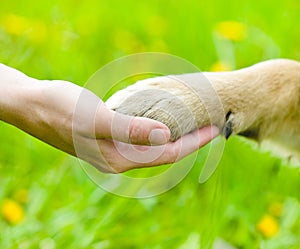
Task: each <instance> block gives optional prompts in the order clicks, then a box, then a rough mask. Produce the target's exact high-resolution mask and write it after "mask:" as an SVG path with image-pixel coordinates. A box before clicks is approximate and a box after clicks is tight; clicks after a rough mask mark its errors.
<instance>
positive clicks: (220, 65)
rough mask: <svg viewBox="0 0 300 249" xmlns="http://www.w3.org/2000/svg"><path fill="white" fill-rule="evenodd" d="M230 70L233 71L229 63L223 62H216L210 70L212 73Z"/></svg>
mask: <svg viewBox="0 0 300 249" xmlns="http://www.w3.org/2000/svg"><path fill="white" fill-rule="evenodd" d="M230 70H232V67H231V66H230V65H229V64H228V63H226V62H223V61H217V62H215V63H214V64H213V65H212V66H211V68H210V71H212V72H224V71H230Z"/></svg>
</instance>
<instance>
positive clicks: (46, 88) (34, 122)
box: [0, 64, 219, 173]
mask: <svg viewBox="0 0 300 249" xmlns="http://www.w3.org/2000/svg"><path fill="white" fill-rule="evenodd" d="M0 86H1V91H0V120H2V121H4V122H6V123H9V124H11V125H14V126H16V127H17V128H19V129H22V130H23V131H25V132H27V133H29V134H31V135H32V136H34V137H36V138H38V139H40V140H42V141H44V142H46V143H48V144H50V145H52V146H53V147H56V148H58V149H60V150H62V151H64V152H66V153H68V154H70V155H73V156H76V157H79V158H80V159H82V160H85V161H87V162H89V163H91V164H92V165H93V166H95V167H96V168H98V169H99V170H100V171H103V172H109V173H120V172H124V171H127V170H130V169H134V168H140V167H150V166H157V165H162V164H167V163H173V162H175V161H178V160H180V159H182V158H183V157H185V156H186V155H188V154H190V153H192V152H193V151H195V150H197V149H198V148H200V147H202V146H204V145H205V144H206V143H208V142H209V141H211V140H212V139H213V138H214V137H215V136H217V135H218V133H219V130H218V128H216V127H214V126H207V127H204V128H202V129H198V130H195V131H194V132H192V133H190V134H187V135H185V136H183V137H181V138H180V139H178V140H176V141H175V142H170V130H169V128H168V127H167V126H166V125H164V124H163V123H160V122H158V121H155V120H152V119H148V118H144V117H132V116H128V115H124V114H120V113H117V112H115V111H112V110H110V109H109V108H107V107H106V105H105V104H104V103H103V101H102V100H101V99H100V98H98V97H97V96H96V95H95V94H93V93H92V92H90V91H89V90H87V89H84V88H82V87H80V86H77V85H75V84H73V83H71V82H67V81H62V80H51V81H50V80H37V79H34V78H31V77H28V76H27V75H25V74H23V73H21V72H19V71H18V70H16V69H13V68H10V67H8V66H5V65H3V64H0ZM79 100H80V101H79ZM74 117H75V118H74ZM74 142H75V144H74ZM76 144H77V145H76ZM95 145H96V146H95ZM119 148H122V151H129V153H130V151H135V152H139V151H141V152H145V151H147V150H149V151H150V152H151V151H152V152H153V151H154V152H157V151H159V153H158V154H157V153H154V154H156V155H157V156H155V158H153V160H150V161H149V153H150V152H149V153H148V154H147V153H141V154H140V155H139V160H137V161H134V160H132V157H130V155H129V156H128V157H127V156H126V155H125V154H124V153H122V152H120V150H119ZM144 156H145V160H143V157H144Z"/></svg>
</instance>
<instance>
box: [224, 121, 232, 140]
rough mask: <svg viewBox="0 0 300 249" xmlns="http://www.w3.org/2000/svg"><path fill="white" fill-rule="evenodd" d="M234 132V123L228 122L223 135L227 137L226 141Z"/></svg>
mask: <svg viewBox="0 0 300 249" xmlns="http://www.w3.org/2000/svg"><path fill="white" fill-rule="evenodd" d="M232 131H233V123H232V122H231V121H227V122H226V123H225V124H224V126H223V128H222V134H223V135H224V136H225V138H226V139H228V138H229V137H230V135H231V134H232Z"/></svg>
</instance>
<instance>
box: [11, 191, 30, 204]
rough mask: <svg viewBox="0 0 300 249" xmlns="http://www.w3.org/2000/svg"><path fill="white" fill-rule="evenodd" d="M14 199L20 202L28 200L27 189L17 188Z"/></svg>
mask: <svg viewBox="0 0 300 249" xmlns="http://www.w3.org/2000/svg"><path fill="white" fill-rule="evenodd" d="M14 199H15V200H17V201H18V202H20V203H26V202H27V200H28V190H27V189H19V190H17V191H16V192H15V193H14Z"/></svg>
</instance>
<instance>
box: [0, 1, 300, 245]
mask: <svg viewBox="0 0 300 249" xmlns="http://www.w3.org/2000/svg"><path fill="white" fill-rule="evenodd" d="M299 13H300V3H299V2H298V1H293V0H286V1H279V0H276V1H258V2H253V1H249V0H248V1H243V2H241V1H237V0H233V1H221V0H217V1H196V0H194V1H193V0H187V1H175V0H172V1H158V0H152V1H116V0H112V1H104V0H87V1H78V0H77V1H74V0H73V1H70V0H63V1H58V0H56V1H53V0H52V1H49V0H47V1H46V0H44V1H33V0H27V1H6V2H3V1H2V2H1V8H0V61H1V63H4V64H7V65H9V66H12V67H14V68H17V69H19V70H21V71H23V72H25V73H26V74H28V75H30V76H32V77H36V78H39V79H64V80H68V81H72V82H74V83H77V84H79V85H84V83H85V82H86V80H87V79H88V78H89V77H90V76H91V75H92V74H93V73H94V72H95V71H96V70H97V69H99V68H100V67H101V66H103V65H105V64H106V63H108V62H110V61H112V60H114V59H117V58H119V57H121V56H124V55H128V54H131V53H137V52H149V51H155V52H166V53H171V54H174V55H177V56H180V57H182V58H185V59H187V60H188V61H190V62H192V63H194V64H195V65H196V66H198V67H199V68H201V69H202V70H203V71H207V70H215V71H218V70H226V69H235V68H240V67H244V66H248V65H251V64H253V63H256V62H258V61H261V60H266V59H271V58H276V57H286V58H292V59H296V60H300V45H299V44H300V32H299V27H298V22H299V19H300V16H299ZM0 125H1V129H0V137H1V141H2V142H1V144H0V151H1V153H0V181H1V186H0V206H1V219H0V248H22V249H25V248H43V249H51V248H95V249H101V248H103V249H105V248H155V249H160V248H179V249H183V248H187V249H190V248H207V247H208V246H209V245H212V244H214V247H215V248H219V249H222V248H223V249H225V248H231V247H232V248H249V249H253V248H268V249H269V248H270V249H276V248H295V249H296V248H300V206H299V197H300V195H299V190H300V189H299V187H300V180H299V171H298V169H295V168H291V167H289V166H288V165H287V163H283V162H282V161H281V160H279V159H277V158H276V157H274V156H272V155H270V154H269V153H267V152H262V151H260V150H259V148H258V147H257V146H255V145H253V144H251V143H248V142H246V141H245V140H244V139H241V138H238V137H233V138H231V139H230V140H229V141H228V142H227V144H226V148H225V152H224V155H223V158H222V160H221V162H220V165H219V166H218V168H217V171H216V172H215V174H214V175H213V177H211V178H210V179H209V181H207V182H206V183H204V184H199V183H198V177H199V172H200V169H201V165H202V164H203V160H202V158H203V157H205V153H206V149H205V148H204V149H203V150H200V152H199V156H198V158H197V162H196V163H195V167H194V168H193V169H192V171H191V172H190V173H189V174H188V176H187V177H186V178H185V179H184V180H183V181H182V182H181V183H180V184H179V185H178V186H177V187H175V188H173V189H172V190H171V191H168V192H167V193H165V194H162V195H160V196H157V197H153V198H149V199H142V200H136V199H127V198H122V197H118V196H115V195H112V194H109V193H106V192H105V191H103V190H101V189H100V188H98V187H97V186H96V185H95V184H94V183H93V182H92V181H91V180H90V179H89V178H88V177H87V175H86V174H85V173H84V171H83V170H82V169H81V167H80V166H79V164H78V162H77V160H76V159H74V158H72V157H69V156H67V155H66V154H64V153H62V152H60V151H57V150H56V149H53V148H51V147H50V146H48V145H45V144H44V143H42V142H40V141H38V140H36V139H34V138H32V137H30V136H28V135H26V134H24V133H23V132H22V131H19V130H17V129H16V128H14V127H11V126H8V125H6V124H4V123H1V124H0ZM142 171H143V170H142ZM225 241H226V242H225ZM229 244H230V246H229Z"/></svg>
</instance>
